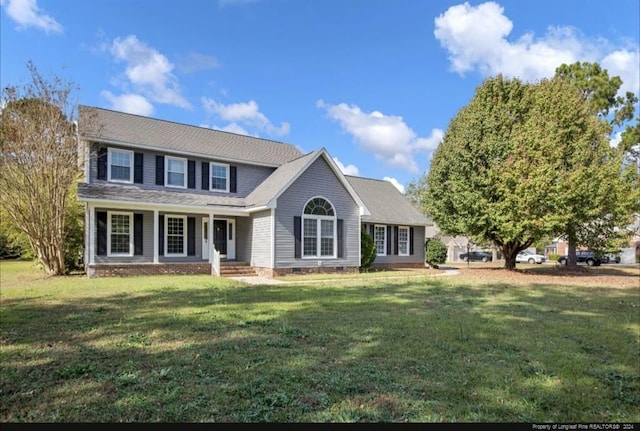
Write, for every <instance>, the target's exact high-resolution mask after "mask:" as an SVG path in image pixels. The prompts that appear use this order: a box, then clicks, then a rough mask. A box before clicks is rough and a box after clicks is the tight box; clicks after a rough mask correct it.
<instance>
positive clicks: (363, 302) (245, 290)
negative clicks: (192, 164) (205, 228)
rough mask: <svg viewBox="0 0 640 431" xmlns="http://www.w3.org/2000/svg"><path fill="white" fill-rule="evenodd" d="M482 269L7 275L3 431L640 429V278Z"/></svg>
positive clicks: (1, 331)
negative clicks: (89, 425)
mask: <svg viewBox="0 0 640 431" xmlns="http://www.w3.org/2000/svg"><path fill="white" fill-rule="evenodd" d="M473 271H474V270H473V269H469V270H467V271H466V272H464V271H463V272H462V273H461V274H460V275H454V276H433V275H423V276H412V277H406V278H396V277H393V278H389V277H387V278H384V277H383V278H376V277H372V276H367V277H362V278H359V277H345V279H336V278H335V277H334V278H332V279H330V280H324V281H323V280H316V281H315V282H314V283H306V282H304V280H302V279H301V280H299V281H296V279H295V277H291V278H288V279H287V280H289V281H291V283H289V284H285V285H268V286H261V285H245V284H242V283H239V282H236V281H232V280H228V279H221V278H215V277H210V276H156V277H131V278H103V279H88V278H85V277H82V276H70V277H58V278H47V277H44V276H42V274H40V273H39V272H38V270H37V268H35V267H34V266H33V265H32V264H31V263H29V262H26V263H25V262H9V261H0V282H1V284H0V421H1V422H573V423H576V422H589V423H601V422H636V423H637V422H640V407H639V406H640V369H639V365H638V358H639V357H640V341H639V338H640V284H636V283H628V280H629V279H630V278H629V277H636V276H637V272H635V271H632V272H631V273H629V275H626V273H623V271H622V270H619V271H620V273H621V274H623V275H624V276H623V277H620V280H623V281H625V283H622V284H617V283H618V282H617V281H615V280H616V278H615V277H613V278H612V280H614V281H612V282H611V283H609V282H602V281H598V280H599V279H596V278H590V277H584V278H583V279H581V281H580V282H574V281H573V280H572V279H571V278H570V277H564V276H558V277H555V278H553V279H548V278H544V277H542V278H541V277H540V276H539V275H537V274H520V275H521V276H520V277H518V281H517V282H516V281H514V282H510V281H508V280H509V278H508V277H505V276H504V271H503V270H501V269H499V268H492V269H486V268H485V269H480V270H478V271H479V272H478V273H474V272H473ZM532 271H533V270H532ZM594 274H595V273H594ZM613 275H615V273H614V274H613ZM505 280H506V281H505ZM544 280H547V281H544ZM549 280H551V281H549ZM594 280H595V281H594Z"/></svg>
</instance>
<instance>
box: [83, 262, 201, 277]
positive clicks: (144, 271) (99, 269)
mask: <svg viewBox="0 0 640 431" xmlns="http://www.w3.org/2000/svg"><path fill="white" fill-rule="evenodd" d="M195 274H211V265H210V264H208V263H157V264H153V263H129V264H95V265H88V266H87V275H88V276H89V277H125V276H131V275H195Z"/></svg>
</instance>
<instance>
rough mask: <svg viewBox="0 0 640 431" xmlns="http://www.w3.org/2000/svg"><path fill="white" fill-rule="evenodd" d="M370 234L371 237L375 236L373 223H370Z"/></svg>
mask: <svg viewBox="0 0 640 431" xmlns="http://www.w3.org/2000/svg"><path fill="white" fill-rule="evenodd" d="M369 235H371V238H374V236H373V225H372V224H370V225H369Z"/></svg>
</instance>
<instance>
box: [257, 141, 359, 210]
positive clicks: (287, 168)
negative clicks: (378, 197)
mask: <svg viewBox="0 0 640 431" xmlns="http://www.w3.org/2000/svg"><path fill="white" fill-rule="evenodd" d="M320 157H322V158H323V159H324V160H325V162H327V164H328V165H329V167H330V168H331V170H332V171H333V173H334V175H335V176H336V178H337V179H338V180H339V181H340V183H341V184H342V185H343V186H344V188H345V189H346V190H347V192H348V193H349V194H350V195H351V197H352V198H353V200H354V201H355V202H356V203H357V205H358V207H359V208H360V214H361V215H367V214H369V210H368V208H367V207H366V205H365V204H364V202H363V201H362V199H361V198H360V196H359V195H358V193H357V192H356V191H355V190H354V188H353V186H352V185H351V183H350V182H349V181H347V179H346V177H345V176H344V174H343V173H342V171H340V169H339V168H338V167H337V166H336V164H335V162H334V161H333V159H332V158H331V157H330V156H329V153H327V150H326V149H325V148H321V149H319V150H316V151H314V152H311V153H308V154H305V155H304V156H302V157H300V158H298V159H296V160H293V161H291V162H289V163H287V164H284V165H282V166H280V167H279V168H278V169H276V170H275V171H274V172H273V173H272V174H271V175H270V176H269V177H268V178H267V179H266V180H265V181H264V182H263V183H262V184H260V185H259V186H258V187H256V189H255V190H254V191H253V192H252V193H251V194H250V195H249V196H248V197H247V202H249V203H250V204H252V205H254V206H256V207H262V206H267V207H270V208H275V207H276V201H277V199H278V197H279V196H281V195H282V194H283V193H284V192H285V191H286V190H287V189H288V188H289V186H290V185H291V184H293V182H294V181H295V180H297V179H298V178H299V177H300V175H302V173H303V172H304V171H306V170H307V168H309V166H311V164H312V163H313V162H315V161H316V160H317V159H318V158H320Z"/></svg>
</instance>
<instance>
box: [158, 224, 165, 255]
mask: <svg viewBox="0 0 640 431" xmlns="http://www.w3.org/2000/svg"><path fill="white" fill-rule="evenodd" d="M158 249H159V251H158V254H159V255H160V256H164V216H163V215H159V216H158Z"/></svg>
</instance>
